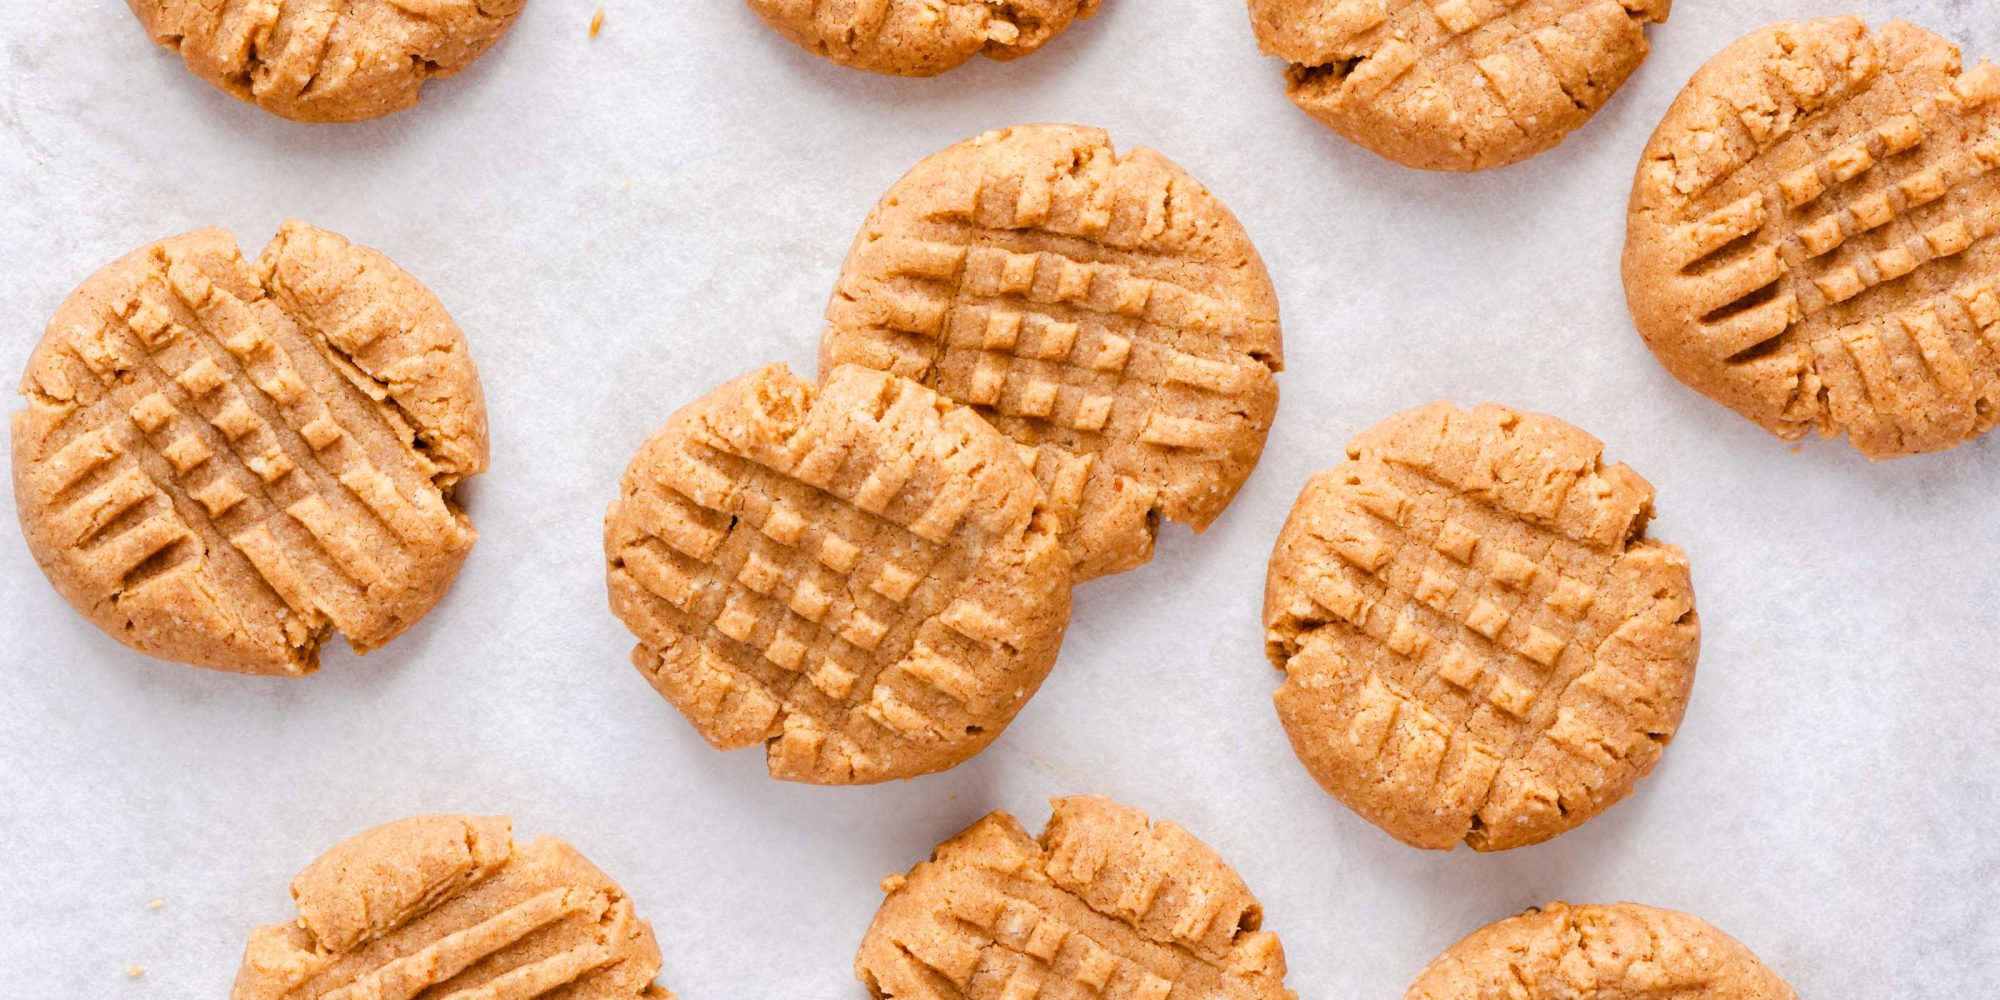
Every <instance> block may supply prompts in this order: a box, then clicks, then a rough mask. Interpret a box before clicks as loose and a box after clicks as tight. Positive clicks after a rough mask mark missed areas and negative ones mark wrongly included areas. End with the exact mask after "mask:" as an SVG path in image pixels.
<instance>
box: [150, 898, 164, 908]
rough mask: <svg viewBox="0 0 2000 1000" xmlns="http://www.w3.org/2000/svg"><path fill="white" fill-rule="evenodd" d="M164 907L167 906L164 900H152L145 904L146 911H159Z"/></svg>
mask: <svg viewBox="0 0 2000 1000" xmlns="http://www.w3.org/2000/svg"><path fill="white" fill-rule="evenodd" d="M165 905H167V901H166V900H164V899H155V900H152V901H151V902H149V903H147V904H146V909H149V910H157V909H159V908H160V907H162V906H165Z"/></svg>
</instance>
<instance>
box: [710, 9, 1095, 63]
mask: <svg viewBox="0 0 2000 1000" xmlns="http://www.w3.org/2000/svg"><path fill="white" fill-rule="evenodd" d="M1100 2H1101V0H1012V2H1009V3H994V2H992V0H867V2H862V3H856V2H845V3H823V2H821V0H749V3H750V9H751V10H752V11H755V12H756V14H757V16H758V17H760V18H763V19H764V23H765V24H768V25H770V26H771V27H772V28H773V29H775V30H776V31H777V32H778V33H779V34H781V35H783V36H785V37H786V38H788V39H790V40H791V42H792V44H794V45H797V46H798V47H799V48H802V49H805V50H806V51H807V52H811V53H812V54H814V55H817V56H822V57H824V58H827V59H831V60H832V61H834V62H836V63H839V64H840V65H842V66H848V67H851V68H853V69H865V70H868V71H870V72H874V73H887V74H890V75H892V76H936V75H938V74H939V73H943V72H944V71H946V70H950V69H956V68H958V67H959V66H962V65H964V64H965V63H966V61H967V60H970V59H971V58H972V57H973V56H981V55H983V56H985V57H987V58H989V59H997V60H1001V61H1003V62H1004V61H1006V60H1010V59H1019V58H1020V57H1022V56H1025V55H1027V54H1028V53H1030V52H1033V51H1035V50H1036V49H1039V48H1041V47H1042V45H1043V44H1044V43H1046V42H1047V41H1048V40H1049V39H1051V38H1054V37H1055V36H1056V35H1057V34H1058V33H1060V32H1061V31H1062V30H1063V29H1064V28H1067V27H1069V24H1070V22H1071V21H1078V20H1082V19H1084V18H1087V17H1089V16H1090V15H1092V14H1095V13H1097V6H1098V4H1099V3H1100Z"/></svg>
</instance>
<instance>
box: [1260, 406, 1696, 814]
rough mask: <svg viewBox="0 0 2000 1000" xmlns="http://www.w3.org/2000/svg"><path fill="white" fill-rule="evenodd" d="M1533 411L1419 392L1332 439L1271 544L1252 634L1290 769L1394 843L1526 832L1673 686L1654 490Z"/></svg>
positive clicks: (1664, 551)
mask: <svg viewBox="0 0 2000 1000" xmlns="http://www.w3.org/2000/svg"><path fill="white" fill-rule="evenodd" d="M1603 448H1604V446H1603V445H1602V444H1601V443H1599V442H1598V441H1597V440H1596V439H1595V438H1592V437H1591V436H1590V435H1588V434H1585V433H1583V432H1582V431H1580V430H1577V429H1576V428H1574V427H1571V426H1569V425H1568V424H1565V423H1563V422H1562V421H1560V420H1556V419H1555V418H1553V417H1546V416H1541V415H1539V414H1533V413H1521V412H1517V411H1514V410H1510V409H1507V408H1505V407H1501V406H1494V405H1491V404H1489V405H1485V406H1481V407H1479V408H1478V409H1475V410H1473V411H1472V412H1471V413H1466V412H1464V411H1462V410H1460V409H1458V408H1457V407H1455V406H1452V405H1451V404H1450V403H1433V404H1431V405H1429V406H1425V407H1422V408H1420V409H1416V410H1411V411H1408V412H1406V413H1403V414H1400V415H1398V416H1395V417H1391V418H1390V419H1388V420H1387V421H1384V422H1383V423H1382V424H1380V425H1378V426H1376V427H1375V428H1373V429H1371V430H1369V431H1367V432H1365V433H1363V434H1361V435H1360V436H1358V437H1356V438H1355V439H1354V440H1353V441H1351V442H1349V443H1348V446H1347V455H1348V460H1347V461H1346V462H1343V463H1342V464H1340V465H1338V466H1335V467H1334V468H1332V469H1329V470H1327V471H1325V472H1322V473H1320V474H1319V475H1317V476H1314V477H1313V478H1312V480H1311V481H1309V482H1308V483H1307V484H1306V487H1305V490H1304V491H1303V492H1302V493H1300V495H1299V500H1298V504H1297V505H1296V506H1295V507H1293V508H1292V514H1291V517H1290V518H1289V519H1287V520H1286V522H1285V527H1284V530H1283V532H1282V533H1280V534H1279V536H1278V543H1277V547H1276V548H1275V549H1274V550H1273V551H1272V553H1271V567H1270V576H1269V578H1268V580H1267V581H1266V584H1265V591H1264V627H1265V629H1266V632H1265V645H1266V652H1267V654H1268V655H1269V656H1270V659H1271V662H1272V664H1273V665H1274V666H1276V667H1278V668H1279V669H1280V670H1283V671H1284V672H1285V681H1284V683H1283V685H1281V686H1280V687H1279V689H1278V691H1277V694H1276V698H1275V700H1276V702H1277V708H1278V716H1279V718H1280V719H1282V720H1283V722H1284V725H1285V731H1286V732H1287V733H1288V734H1289V735H1290V736H1291V740H1292V747H1293V749H1294V750H1295V751H1297V753H1298V755H1299V759H1300V760H1301V761H1303V762H1305V765H1306V768H1307V770H1309V771H1311V772H1312V774H1313V777H1314V778H1316V779H1318V780H1319V783H1320V784H1321V785H1322V786H1324V787H1325V788H1326V790H1327V791H1328V792H1330V793H1332V794H1333V795H1334V797H1335V798H1338V799H1339V800H1340V801H1341V802H1343V803H1345V804H1346V805H1347V806H1348V808H1350V809H1353V810H1354V811H1355V812H1357V813H1359V814H1361V816H1362V817H1363V818H1365V819H1367V820H1368V821H1369V822H1372V823H1374V824H1375V825H1377V826H1379V827H1381V828H1382V829H1384V830H1386V831H1388V832H1389V834H1390V835H1392V836H1394V837H1396V838H1397V839H1398V840H1401V841H1403V842H1405V843H1408V844H1411V845H1414V846H1417V847H1424V848H1432V849H1439V850H1449V849H1451V848H1452V847H1453V846H1454V845H1455V844H1456V843H1457V842H1458V841H1460V840H1463V841H1465V842H1466V843H1468V844H1471V845H1472V846H1473V847H1474V848H1475V849H1478V850H1482V851H1492V850H1502V849H1505V848H1510V847H1519V846H1521V845H1524V844H1532V843H1537V842H1539V841H1543V840H1547V839H1548V838H1550V837H1553V836H1555V835H1557V834H1559V833H1562V832H1563V831H1565V830H1568V829H1570V828H1572V827H1575V826H1577V825H1578V824H1580V823H1582V822H1584V821H1585V820H1587V819H1589V818H1591V817H1592V816H1595V815H1597V814H1598V813H1599V812H1601V811H1602V810H1603V809H1604V808H1605V807H1607V806H1609V805H1611V804H1612V803H1614V802H1617V801H1618V800H1619V799H1622V798H1624V797H1625V796H1626V795H1627V794H1628V793H1629V792H1631V790H1632V786H1633V784H1634V783H1635V782H1637V781H1638V780H1639V779H1640V778H1642V777H1644V776H1645V775H1646V773H1647V772H1649V771H1651V770H1652V768H1653V764H1654V763H1655V762H1656V761H1657V760H1658V759H1659V756H1660V751H1661V750H1662V749H1663V748H1664V747H1665V746H1666V744H1667V742H1668V741H1669V740H1671V739H1672V738H1673V735H1674V730H1675V729H1676V728H1677V727H1678V726H1679V725H1680V720H1681V715H1682V713H1683V712H1684V711H1685V710H1686V708H1687V699H1688V689H1689V687H1690V686H1691V685H1692V684H1693V682H1694V669H1695V654H1696V652H1697V650H1698V647H1699V645H1700V627H1699V622H1698V620H1697V618H1696V616H1695V611H1694V592H1693V588H1692V586H1691V585H1690V583H1689V580H1688V567H1687V559H1686V557H1685V556H1683V555H1682V554H1681V551H1680V550H1679V549H1677V548H1674V547H1673V546H1670V545H1663V544H1661V543H1659V542H1655V541H1653V540H1652V539H1649V538H1647V537H1646V535H1645V529H1646V521H1647V520H1648V519H1649V518H1651V517H1652V513H1653V488H1652V486H1650V485H1649V484H1647V482H1646V481H1645V480H1643V479H1641V478H1639V476H1638V475H1637V474H1636V473H1634V472H1633V471H1632V470H1631V469H1628V468H1626V467H1625V466H1623V465H1612V466H1607V465H1605V464H1604V463H1603V461H1602V459H1601V457H1600V456H1601V454H1602V452H1603Z"/></svg>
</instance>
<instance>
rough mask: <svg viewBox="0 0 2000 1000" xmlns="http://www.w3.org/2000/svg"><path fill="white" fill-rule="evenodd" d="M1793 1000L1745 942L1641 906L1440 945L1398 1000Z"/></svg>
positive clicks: (1574, 913) (1538, 915) (1491, 927)
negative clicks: (1498, 999)
mask: <svg viewBox="0 0 2000 1000" xmlns="http://www.w3.org/2000/svg"><path fill="white" fill-rule="evenodd" d="M1501 996H1504V997H1509V998H1511V1000H1654V998H1658V997H1701V998H1703V1000H1798V997H1797V994H1795V993H1793V992H1792V988H1791V987H1790V986H1787V985H1785V981H1784V980H1782V979H1780V978H1778V974H1777V973H1775V972H1772V971H1771V970H1770V968H1768V967H1767V966H1765V965H1764V963H1763V962H1760V961H1758V960H1757V956H1755V955H1753V954H1751V953H1750V949H1748V948H1745V947H1744V946H1743V944H1742V942H1740V941H1737V940H1736V939H1735V938H1732V937H1730V936H1729V935H1727V934H1724V933H1723V932H1721V931H1720V930H1717V929H1716V928H1715V926H1714V925H1712V924H1710V923H1709V922H1707V921H1705V920H1702V919H1701V918H1699V917H1693V916H1689V915H1688V914H1685V913H1676V912H1674V911H1673V910H1661V909H1655V908H1654V907H1650V906H1640V905H1638V904H1637V903H1617V904H1614V905H1611V906H1571V905H1570V904H1568V903H1550V904H1549V905H1547V906H1545V907H1542V908H1540V909H1534V910H1529V911H1528V912H1526V913H1523V914H1520V915H1519V916H1513V917H1508V918H1507V919H1505V920H1502V921H1499V922H1498V923H1493V924H1488V925H1487V926H1485V927H1483V928H1480V929H1479V930H1477V931H1474V932H1473V933H1472V934H1471V935H1470V936H1468V937H1467V938H1466V939H1465V940H1463V941H1460V942H1458V943H1457V944H1455V945H1452V946H1451V947H1450V948H1447V949H1445V952H1444V954H1442V955H1439V956H1438V957H1437V959H1436V960H1435V961H1433V962H1431V964H1430V965H1429V966H1427V967H1426V968H1425V969H1424V971H1423V972H1422V974H1420V975H1418V976H1417V981H1416V982H1415V983H1412V984H1411V985H1410V989H1409V992H1407V993H1405V994H1403V1000H1486V998H1488V997H1501Z"/></svg>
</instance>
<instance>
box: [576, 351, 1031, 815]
mask: <svg viewBox="0 0 2000 1000" xmlns="http://www.w3.org/2000/svg"><path fill="white" fill-rule="evenodd" d="M604 554H605V559H606V560H607V562H608V564H609V568H608V576H609V584H610V590H611V607H612V610H613V612H615V613H616V614H617V615H618V616H619V617H620V618H621V619H623V620H624V621H625V624H626V625H627V626H628V627H630V628H631V629H632V631H633V633H634V634H636V635H637V636H638V638H639V644H638V646H637V647H636V648H635V649H634V650H633V651H632V662H633V664H634V665H635V666H637V667H638V668H639V670H640V672H641V673H643V674H645V675H646V678H647V679H648V680H649V681H651V682H652V684H653V686H654V687H655V688H656V689H658V690H659V692H660V693H661V694H662V695H664V696H665V697H666V698H667V700H668V701H671V702H672V703H673V704H674V705H675V706H676V707H677V708H679V709H680V710H681V712H682V713H683V714H685V715H686V716H687V717H688V719H689V720H690V721H691V722H693V723H694V726H695V728H696V729H697V730H699V731H700V732H701V734H702V736H703V737H704V738H706V739H707V740H708V741H709V742H710V743H712V744H714V745H715V746H717V747H719V748H722V749H725V750H727V749H736V748H738V747H746V746H751V745H753V744H758V743H763V744H765V745H766V749H767V758H768V764H769V767H770V771H771V774H772V775H773V776H774V777H778V778H784V779H788V780H793V781H809V782H816V783H821V784H847V783H859V782H871V781H883V780H887V779H891V778H906V777H911V776H913V775H918V774H924V773H927V772H930V771H939V770H943V769H945V768H948V767H951V766H952V765H954V764H957V763H959V762H960V761H962V760H964V759H966V758H967V757H970V756H972V755H973V754H974V753H977V752H978V751H979V750H981V749H982V748H984V747H985V746H986V744H988V743H990V742H992V741H993V739H994V738H995V737H996V736H998V735H999V734H1000V730H1001V729H1002V728H1004V727H1005V726H1006V725H1007V723H1008V722H1009V721H1010V720H1012V719H1013V717H1014V714H1015V713H1016V712H1018V711H1019V710H1020V708H1021V706H1022V705H1024V704H1026V703H1027V700H1028V698H1029V696H1031V695H1033V694H1034V692H1035V689H1036V688H1037V687H1038V686H1040V684H1041V682H1042V679H1043V678H1044V677H1046V676H1047V675H1048V671H1049V667H1050V666H1051V665H1053V664H1054V662H1055V657H1056V649H1057V647H1058V646H1059V645H1061V643H1062V635H1063V629H1064V627H1065V626H1066V625H1067V624H1068V622H1069V570H1068V561H1067V559H1066V558H1065V556H1064V553H1063V550H1062V546H1061V543H1060V542H1059V541H1058V540H1057V537H1056V534H1055V529H1054V525H1053V524H1052V523H1051V519H1050V518H1049V516H1048V515H1047V513H1046V511H1044V510H1043V509H1042V505H1041V495H1040V492H1039V491H1038V490H1037V489H1036V488H1035V483H1034V480H1033V479H1032V478H1031V477H1030V475H1029V473H1028V469H1027V467H1026V466H1024V465H1022V464H1021V462H1020V460H1019V458H1018V456H1017V454H1016V452H1015V449H1014V446H1013V445H1012V444H1010V443H1009V442H1008V441H1007V440H1006V439H1005V438H1003V437H1001V436H1000V435H999V434H998V433H997V432H995V431H994V430H993V429H992V428H991V427H988V426H987V425H986V424H985V423H984V422H983V421H981V420H980V419H979V417H978V416H977V415H975V414H974V413H972V412H971V411H970V410H967V409H964V408H963V407H954V406H951V405H950V404H949V403H948V402H947V401H945V400H943V399H941V398H940V397H939V396H938V395H937V394H936V393H934V392H931V391H930V390H928V389H925V388H924V387H922V386H920V385H917V384H915V383H913V382H909V381H907V380H904V379H899V378H896V377H894V376H891V375H887V374H884V373H882V372H876V371H869V370H866V369H861V368H842V369H836V370H835V371H833V372H832V373H831V376H830V377H829V379H828V380H827V383H826V385H825V386H824V387H823V388H820V389H818V390H817V391H816V390H815V389H814V387H813V385H812V384H811V383H809V382H805V381H803V380H801V379H798V378H796V377H794V376H793V375H792V374H791V373H790V372H788V371H786V370H785V369H784V367H783V366H782V365H779V366H773V367H769V368H763V369H759V370H758V371H755V372H752V373H750V374H749V375H746V376H744V377H742V378H739V379H737V380H736V381H734V382H731V383H729V384H727V385H725V386H723V387H722V388H720V389H717V390H716V391H714V392H712V393H710V394H709V395H707V396H705V397H703V398H702V399H700V400H698V401H696V402H695V403H693V404H691V405H689V406H688V407H686V408H684V409H682V410H681V411H680V412H678V413H676V414H674V416H673V417H672V418H671V419H669V420H668V421H667V424H666V426H665V427H663V428H661V429H660V430H659V431H658V432H657V433H655V434H654V435H653V436H652V438H650V439H649V440H648V441H647V442H646V443H645V445H643V446H642V447H641V448H640V449H639V453H638V455H636V456H635V457H634V458H633V459H632V464H631V465H630V467H628V468H627V470H626V473H625V479H624V483H623V485H622V487H621V489H620V495H619V499H618V501H617V502H616V503H614V504H613V505H612V506H611V510H610V512H609V513H608V514H607V515H606V516H605V537H604Z"/></svg>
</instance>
